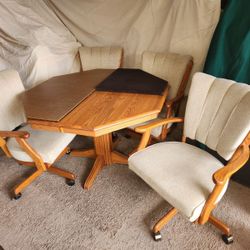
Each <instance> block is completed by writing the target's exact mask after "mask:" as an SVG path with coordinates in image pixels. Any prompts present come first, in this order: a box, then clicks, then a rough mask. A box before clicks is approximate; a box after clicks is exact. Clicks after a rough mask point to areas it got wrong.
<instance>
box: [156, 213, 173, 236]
mask: <svg viewBox="0 0 250 250" xmlns="http://www.w3.org/2000/svg"><path fill="white" fill-rule="evenodd" d="M177 212H178V211H177V209H176V208H172V209H171V210H170V211H168V213H167V214H165V215H164V216H163V217H162V218H161V219H160V220H159V221H158V222H157V223H156V224H155V225H154V227H153V232H154V233H156V232H160V231H161V229H162V228H163V227H164V226H165V225H166V224H167V223H168V222H169V221H170V220H171V219H172V218H173V217H174V216H175V215H176V214H177Z"/></svg>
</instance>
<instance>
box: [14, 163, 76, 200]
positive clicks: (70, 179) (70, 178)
mask: <svg viewBox="0 0 250 250" xmlns="http://www.w3.org/2000/svg"><path fill="white" fill-rule="evenodd" d="M19 164H21V165H25V166H30V167H36V166H35V164H34V163H31V162H19ZM45 166H46V170H36V171H35V172H34V173H33V174H31V175H30V176H29V177H28V178H27V179H25V180H24V181H23V182H21V183H20V184H19V185H18V186H17V187H16V188H15V189H14V195H13V198H14V199H15V200H18V199H20V198H21V196H22V193H21V192H22V190H24V189H25V188H26V187H27V186H28V185H30V184H31V183H32V182H33V181H34V180H36V179H37V178H38V177H39V176H40V175H42V174H43V173H44V172H46V171H48V172H51V173H53V174H56V175H59V176H61V177H64V178H65V179H66V183H67V185H69V186H73V185H74V184H75V179H76V177H75V175H74V174H72V173H70V172H68V171H66V170H62V169H60V168H57V167H54V166H52V165H50V164H45Z"/></svg>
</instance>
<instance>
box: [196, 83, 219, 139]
mask: <svg viewBox="0 0 250 250" xmlns="http://www.w3.org/2000/svg"><path fill="white" fill-rule="evenodd" d="M215 81H216V78H215V79H214V80H213V82H212V84H211V86H210V87H209V89H208V91H207V94H206V98H205V100H204V103H203V104H202V110H201V113H200V117H199V122H198V123H197V127H196V128H195V135H194V138H195V139H196V138H197V136H196V135H197V130H198V127H199V124H200V122H201V119H202V117H203V114H204V111H205V103H206V100H207V97H208V95H209V93H210V91H211V88H212V87H213V85H214V83H215ZM197 141H199V140H198V139H197ZM199 142H200V141H199Z"/></svg>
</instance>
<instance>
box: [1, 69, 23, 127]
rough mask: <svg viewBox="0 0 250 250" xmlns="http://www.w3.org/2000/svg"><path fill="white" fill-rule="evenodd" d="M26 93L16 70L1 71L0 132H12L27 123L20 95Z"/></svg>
mask: <svg viewBox="0 0 250 250" xmlns="http://www.w3.org/2000/svg"><path fill="white" fill-rule="evenodd" d="M22 92H24V87H23V84H22V81H21V79H20V77H19V75H18V73H17V72H16V71H15V70H4V71H0V130H2V131H3V130H6V131H11V130H13V129H14V128H16V127H17V126H19V125H20V124H22V123H23V122H25V121H26V118H25V113H24V109H23V105H22V102H21V100H20V96H19V94H20V93H22Z"/></svg>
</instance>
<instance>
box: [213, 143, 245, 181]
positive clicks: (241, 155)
mask: <svg viewBox="0 0 250 250" xmlns="http://www.w3.org/2000/svg"><path fill="white" fill-rule="evenodd" d="M248 158H249V147H248V145H247V144H246V143H243V144H242V145H241V146H240V147H239V148H238V149H237V151H236V152H235V154H234V156H233V157H232V160H231V161H230V162H229V163H228V164H227V165H226V166H224V167H222V168H220V169H219V170H217V171H216V172H215V173H214V174H213V181H214V183H215V184H218V185H223V184H224V183H226V181H227V180H228V179H229V178H230V177H231V176H232V175H233V174H234V173H235V172H237V171H238V170H239V169H240V168H241V167H242V166H244V165H245V163H246V162H247V161H248Z"/></svg>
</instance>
